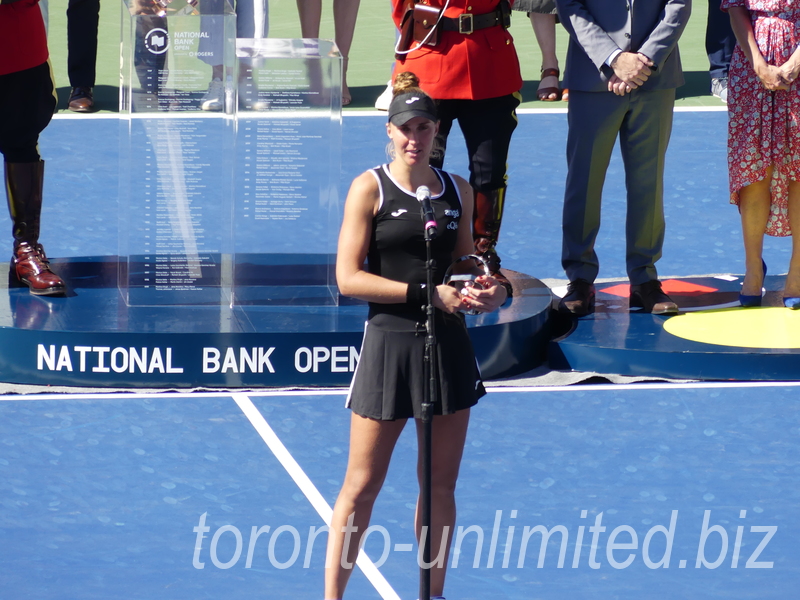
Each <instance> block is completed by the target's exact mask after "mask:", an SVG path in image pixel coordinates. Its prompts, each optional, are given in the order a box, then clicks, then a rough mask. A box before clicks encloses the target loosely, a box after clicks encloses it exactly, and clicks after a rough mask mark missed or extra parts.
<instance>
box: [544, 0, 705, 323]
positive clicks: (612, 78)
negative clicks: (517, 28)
mask: <svg viewBox="0 0 800 600" xmlns="http://www.w3.org/2000/svg"><path fill="white" fill-rule="evenodd" d="M557 5H558V13H559V16H560V18H561V22H562V23H563V24H564V27H566V29H567V31H568V32H569V34H570V41H569V50H568V51H567V66H566V73H565V77H564V87H565V88H569V92H570V98H569V116H568V121H569V135H568V139H567V164H568V174H567V183H566V190H565V193H564V214H563V236H564V237H563V249H562V259H561V263H562V265H563V267H564V270H565V271H566V272H567V276H568V277H569V280H570V284H569V288H568V290H567V294H566V295H565V296H564V298H563V299H562V300H561V302H560V304H559V310H560V311H561V312H564V313H567V314H570V313H571V314H575V315H585V314H588V313H590V312H592V311H593V310H594V296H595V290H594V280H595V278H596V277H597V273H598V271H599V262H598V259H597V254H596V253H595V251H594V243H595V239H596V238H597V233H598V230H599V228H600V200H601V194H602V189H603V182H604V181H605V176H606V170H607V169H608V163H609V160H610V158H611V151H612V149H613V147H614V143H615V141H616V138H617V135H619V138H620V147H621V150H622V159H623V162H624V165H625V184H626V188H627V193H628V198H627V200H628V212H627V220H626V224H625V232H626V239H627V250H626V252H627V253H626V267H627V271H628V278H629V280H630V282H631V305H632V306H642V307H644V309H645V310H647V311H648V312H652V313H654V314H667V313H675V312H677V311H678V306H677V305H676V304H675V303H674V302H673V301H672V300H671V299H670V298H669V296H667V295H666V294H665V293H664V292H663V291H662V289H661V283H660V282H659V281H658V275H657V273H656V268H655V262H656V261H657V260H658V259H659V258H660V257H661V247H662V245H663V242H664V208H663V178H664V156H665V154H666V151H667V144H668V142H669V137H670V133H671V131H672V109H673V106H674V104H675V88H677V87H678V86H680V85H682V84H683V73H682V70H681V61H680V56H679V54H678V38H679V37H680V36H681V33H682V32H683V29H684V27H685V26H686V22H687V21H688V19H689V13H690V11H691V0H557Z"/></svg>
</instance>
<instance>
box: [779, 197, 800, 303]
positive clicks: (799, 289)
mask: <svg viewBox="0 0 800 600" xmlns="http://www.w3.org/2000/svg"><path fill="white" fill-rule="evenodd" d="M789 226H790V227H791V228H792V259H791V261H790V262H789V274H788V275H787V276H786V284H785V285H784V288H783V295H784V297H786V298H790V297H792V298H800V182H798V181H791V182H789Z"/></svg>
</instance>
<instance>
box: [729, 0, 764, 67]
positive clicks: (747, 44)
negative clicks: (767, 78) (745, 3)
mask: <svg viewBox="0 0 800 600" xmlns="http://www.w3.org/2000/svg"><path fill="white" fill-rule="evenodd" d="M728 15H729V16H730V18H731V28H732V29H733V34H734V35H735V36H736V41H737V42H738V43H739V47H740V48H741V49H742V52H744V55H745V56H746V57H747V60H748V62H749V63H750V65H751V66H752V67H753V70H754V71H756V73H758V71H759V69H761V68H762V67H764V66H766V64H767V61H766V60H764V56H763V55H762V54H761V50H759V48H758V43H757V42H756V36H755V33H754V32H753V23H752V22H751V21H750V11H749V10H747V9H746V8H744V7H741V6H734V7H731V8H729V9H728Z"/></svg>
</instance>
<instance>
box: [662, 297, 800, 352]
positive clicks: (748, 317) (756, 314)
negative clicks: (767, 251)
mask: <svg viewBox="0 0 800 600" xmlns="http://www.w3.org/2000/svg"><path fill="white" fill-rule="evenodd" d="M664 329H665V330H666V331H667V332H668V333H671V334H672V335H674V336H677V337H680V338H683V339H686V340H692V341H693V342H702V343H704V344H714V345H718V346H734V347H737V348H800V310H790V309H788V308H775V307H754V308H723V309H719V310H706V311H698V312H692V313H686V314H683V315H678V316H676V317H672V318H671V319H667V320H666V321H665V322H664Z"/></svg>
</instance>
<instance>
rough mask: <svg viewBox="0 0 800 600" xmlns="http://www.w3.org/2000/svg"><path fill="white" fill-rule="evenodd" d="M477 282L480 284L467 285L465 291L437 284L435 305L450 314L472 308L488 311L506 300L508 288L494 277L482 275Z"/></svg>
mask: <svg viewBox="0 0 800 600" xmlns="http://www.w3.org/2000/svg"><path fill="white" fill-rule="evenodd" d="M475 282H476V283H477V284H479V285H478V286H470V287H465V288H464V289H463V291H459V290H457V289H456V288H454V287H452V286H449V285H444V284H442V285H437V286H436V293H435V294H434V295H433V305H434V306H435V307H436V308H438V309H440V310H443V311H444V312H446V313H450V314H453V313H456V312H459V311H470V310H471V311H477V312H478V313H488V312H492V311H495V310H497V309H498V308H500V307H501V306H502V305H503V303H504V302H505V301H506V298H507V297H508V293H507V292H506V288H504V287H503V286H502V285H500V284H499V283H498V282H497V280H496V279H495V278H494V277H492V276H489V275H480V276H479V277H477V278H476V280H475Z"/></svg>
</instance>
